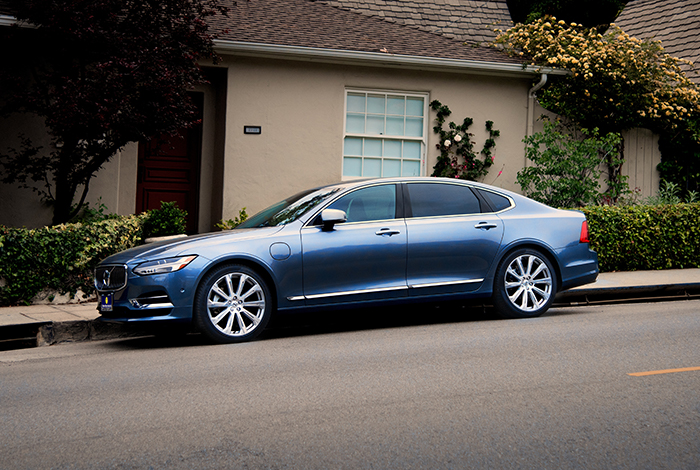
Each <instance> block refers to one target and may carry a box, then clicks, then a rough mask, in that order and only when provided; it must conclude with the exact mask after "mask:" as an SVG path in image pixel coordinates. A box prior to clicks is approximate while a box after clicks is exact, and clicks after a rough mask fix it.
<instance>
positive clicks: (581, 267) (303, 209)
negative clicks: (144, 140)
mask: <svg viewBox="0 0 700 470" xmlns="http://www.w3.org/2000/svg"><path fill="white" fill-rule="evenodd" d="M597 276H598V257H597V254H596V253H595V252H594V251H592V250H591V249H590V248H589V244H588V227H587V223H586V219H585V216H584V215H583V214H582V213H581V212H577V211H565V210H559V209H553V208H551V207H548V206H545V205H543V204H540V203H538V202H535V201H533V200H531V199H528V198H526V197H523V196H520V195H518V194H515V193H512V192H509V191H505V190H503V189H499V188H495V187H492V186H488V185H485V184H480V183H475V182H467V181H462V180H449V179H442V178H403V179H376V180H365V181H354V182H345V183H341V184H335V185H331V186H325V187H322V188H315V189H311V190H307V191H303V192H301V193H298V194H296V195H294V196H292V197H290V198H287V199H285V200H283V201H281V202H279V203H277V204H275V205H273V206H271V207H269V208H268V209H265V210H263V211H262V212H260V213H258V214H256V215H255V216H253V217H251V218H249V219H248V220H246V221H245V222H244V223H243V224H242V225H240V226H238V227H237V228H236V229H235V230H229V231H224V232H216V233H209V234H203V235H195V236H190V237H187V238H183V239H179V240H176V241H171V242H161V243H156V244H151V245H144V246H140V247H137V248H133V249H130V250H126V251H124V252H121V253H118V254H116V255H113V256H110V257H109V258H107V259H105V260H104V261H102V262H101V263H100V264H99V266H98V267H97V269H96V271H95V287H96V288H97V291H98V293H99V294H100V306H99V309H100V312H101V315H102V317H103V318H104V319H105V320H108V321H116V322H180V323H182V322H193V323H194V325H195V326H196V327H197V329H198V330H200V331H201V332H202V333H203V334H205V335H206V336H208V337H209V338H210V339H211V340H213V341H215V342H220V343H233V342H240V341H246V340H250V339H252V338H254V337H256V336H257V335H259V334H260V333H261V332H262V330H263V329H264V328H265V326H266V325H267V323H268V321H269V320H270V317H271V316H272V315H273V314H274V313H275V312H282V311H293V310H299V309H309V308H322V309H326V310H329V309H332V308H336V307H341V306H342V307H345V306H357V307H362V306H365V305H370V304H372V305H375V304H386V303H398V302H416V301H441V300H454V299H467V298H489V297H490V298H491V299H492V302H493V304H494V306H495V307H496V310H497V312H498V313H499V314H500V315H501V316H503V317H506V318H528V317H535V316H538V315H541V314H543V313H544V312H545V311H547V309H548V308H549V307H550V305H551V304H552V301H553V300H554V296H555V295H556V293H557V292H559V291H561V290H564V289H569V288H571V287H575V286H578V285H583V284H587V283H591V282H594V281H595V279H596V277H597Z"/></svg>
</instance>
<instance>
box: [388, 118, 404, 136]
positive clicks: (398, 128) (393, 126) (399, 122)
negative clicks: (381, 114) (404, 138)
mask: <svg viewBox="0 0 700 470" xmlns="http://www.w3.org/2000/svg"><path fill="white" fill-rule="evenodd" d="M386 134H387V135H403V117H400V118H397V117H389V116H387V118H386Z"/></svg>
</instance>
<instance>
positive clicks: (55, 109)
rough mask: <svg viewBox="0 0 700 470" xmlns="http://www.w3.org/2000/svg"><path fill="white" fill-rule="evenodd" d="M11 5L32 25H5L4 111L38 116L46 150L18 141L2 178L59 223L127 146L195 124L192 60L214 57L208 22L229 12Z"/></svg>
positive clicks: (91, 1)
mask: <svg viewBox="0 0 700 470" xmlns="http://www.w3.org/2000/svg"><path fill="white" fill-rule="evenodd" d="M10 3H11V5H12V7H13V9H14V11H15V12H16V13H15V16H16V18H17V19H18V20H20V21H21V22H22V23H27V24H30V25H32V26H33V27H32V28H22V27H19V26H16V25H15V26H13V27H11V28H2V29H3V32H2V36H0V45H2V46H3V51H4V52H5V57H4V60H3V64H5V65H4V66H3V67H2V69H0V89H2V90H3V95H4V96H3V99H2V100H0V103H1V106H2V109H1V110H0V111H2V114H3V115H10V114H12V113H30V114H32V115H36V116H39V117H41V118H42V119H43V120H44V122H45V126H46V130H47V132H48V137H49V139H50V144H49V145H48V146H47V147H40V146H38V145H36V144H35V143H33V142H32V141H31V140H30V139H28V138H26V137H24V138H23V139H22V143H21V145H20V146H18V148H14V149H9V150H8V151H7V152H6V153H5V154H4V155H0V162H1V163H2V165H1V166H2V167H3V175H2V176H3V178H2V180H3V181H4V182H6V183H20V184H21V185H23V186H24V187H31V188H32V189H35V190H36V191H38V192H39V193H40V194H41V195H42V197H44V198H45V199H47V200H48V201H49V202H51V203H52V204H53V208H54V215H53V223H54V224H59V223H64V222H66V221H68V220H70V219H71V218H72V217H73V216H75V214H76V213H77V212H78V211H80V209H81V207H82V205H83V203H84V201H85V197H86V195H87V192H88V188H89V183H90V180H91V178H92V177H93V176H94V175H95V173H96V172H97V171H98V170H99V169H100V168H101V167H102V166H103V165H104V164H105V163H106V162H107V161H108V160H110V158H111V157H112V156H113V155H114V154H115V152H117V151H118V150H120V149H121V148H122V147H124V145H126V144H127V143H129V142H135V141H139V140H143V139H148V138H150V137H151V136H154V135H160V134H163V133H169V134H172V135H174V134H175V132H176V131H177V130H178V129H181V128H183V127H189V126H191V125H193V124H195V123H196V122H197V121H198V119H199V117H198V114H197V112H196V109H195V107H194V106H193V105H192V103H191V102H190V100H189V97H188V95H187V90H190V89H191V88H192V87H193V86H194V85H196V84H200V83H204V82H206V79H205V76H204V75H203V72H202V70H201V69H200V68H199V67H198V65H197V63H196V61H197V59H200V58H215V55H214V52H213V43H212V37H211V36H210V34H209V32H208V30H209V26H208V24H207V23H206V22H205V21H204V19H205V18H207V17H208V16H212V15H215V14H225V13H226V9H225V8H223V7H222V6H220V5H219V1H218V0H142V1H129V2H124V1H122V0H72V1H63V2H55V1H52V0H11V1H10ZM37 183H38V184H39V186H40V187H38V188H37V187H36V184H37ZM81 185H82V193H81V195H80V198H79V202H77V203H76V204H75V205H74V197H75V196H76V194H77V192H78V190H79V188H80V187H81Z"/></svg>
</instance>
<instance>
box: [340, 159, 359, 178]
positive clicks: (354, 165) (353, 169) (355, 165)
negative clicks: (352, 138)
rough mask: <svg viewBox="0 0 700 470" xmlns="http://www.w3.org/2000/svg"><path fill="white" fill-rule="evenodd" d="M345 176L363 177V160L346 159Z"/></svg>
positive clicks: (344, 162) (344, 165) (344, 161)
mask: <svg viewBox="0 0 700 470" xmlns="http://www.w3.org/2000/svg"><path fill="white" fill-rule="evenodd" d="M343 176H362V159H361V158H353V157H345V158H344V159H343Z"/></svg>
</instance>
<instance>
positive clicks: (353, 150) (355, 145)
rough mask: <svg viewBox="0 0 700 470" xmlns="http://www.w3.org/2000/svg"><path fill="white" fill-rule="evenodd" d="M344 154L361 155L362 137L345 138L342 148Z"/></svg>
mask: <svg viewBox="0 0 700 470" xmlns="http://www.w3.org/2000/svg"><path fill="white" fill-rule="evenodd" d="M343 154H344V155H357V156H361V155H362V139H355V138H352V137H346V138H345V149H344V150H343Z"/></svg>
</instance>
